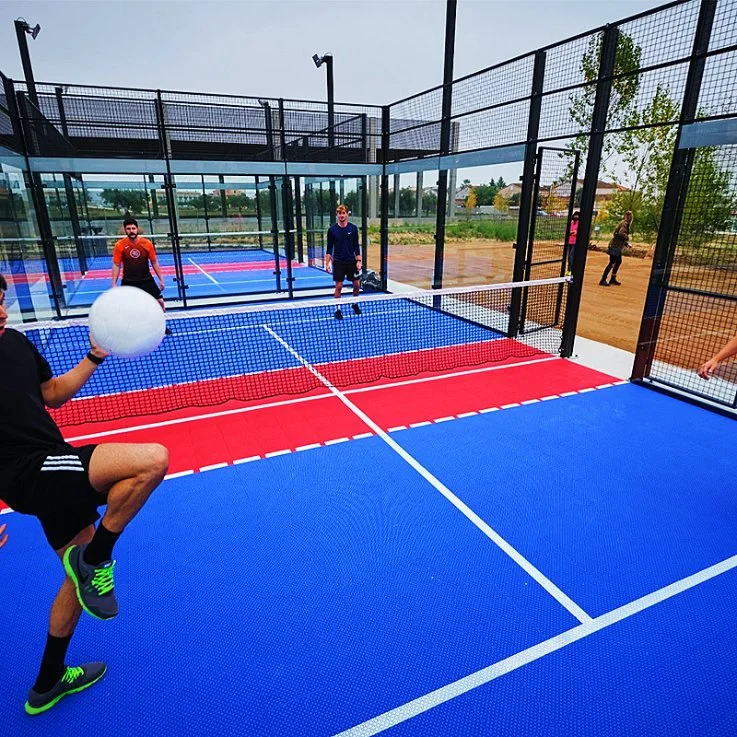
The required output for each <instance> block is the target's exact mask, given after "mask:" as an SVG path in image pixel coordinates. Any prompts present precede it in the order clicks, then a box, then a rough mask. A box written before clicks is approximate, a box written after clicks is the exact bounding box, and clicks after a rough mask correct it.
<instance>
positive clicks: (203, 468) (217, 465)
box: [200, 463, 228, 473]
mask: <svg viewBox="0 0 737 737" xmlns="http://www.w3.org/2000/svg"><path fill="white" fill-rule="evenodd" d="M227 467H228V464H227V463H211V464H210V465H209V466H200V473H203V472H204V471H214V470H215V469H217V468H227Z"/></svg>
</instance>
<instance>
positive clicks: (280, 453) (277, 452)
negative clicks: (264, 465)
mask: <svg viewBox="0 0 737 737" xmlns="http://www.w3.org/2000/svg"><path fill="white" fill-rule="evenodd" d="M291 452H292V449H291V448H286V449H284V450H272V451H271V453H264V458H276V456H285V455H287V453H291Z"/></svg>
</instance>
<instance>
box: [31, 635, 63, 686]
mask: <svg viewBox="0 0 737 737" xmlns="http://www.w3.org/2000/svg"><path fill="white" fill-rule="evenodd" d="M71 639H72V636H71V635H69V636H68V637H54V636H53V635H48V637H47V638H46V649H45V650H44V655H43V658H42V659H41V670H40V671H39V672H38V678H37V679H36V683H34V684H33V690H34V691H35V692H36V693H46V692H47V691H50V690H51V689H52V688H53V687H54V684H55V683H56V682H57V681H58V680H59V679H60V678H61V677H62V676H63V675H64V671H65V670H66V666H65V665H64V658H66V656H67V648H68V647H69V643H70V642H71Z"/></svg>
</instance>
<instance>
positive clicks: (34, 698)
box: [25, 663, 106, 716]
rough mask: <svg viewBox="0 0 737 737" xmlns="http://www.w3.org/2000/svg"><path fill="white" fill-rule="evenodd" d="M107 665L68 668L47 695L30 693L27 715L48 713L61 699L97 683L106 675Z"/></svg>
mask: <svg viewBox="0 0 737 737" xmlns="http://www.w3.org/2000/svg"><path fill="white" fill-rule="evenodd" d="M105 670H106V668H105V663H85V664H84V665H81V666H79V667H77V668H67V669H66V671H64V675H63V676H62V677H61V678H60V679H59V680H58V681H57V682H56V684H55V685H54V686H53V687H52V688H51V689H50V690H49V691H47V692H46V693H36V692H35V691H34V690H33V689H31V690H30V691H29V692H28V701H26V707H25V708H26V714H30V715H31V716H34V715H36V714H40V713H41V712H44V711H47V710H48V709H50V708H51V707H52V706H54V705H55V704H56V703H57V702H58V701H59V700H60V699H63V698H64V697H65V696H69V694H73V693H79V692H80V691H84V690H85V689H86V688H89V687H90V686H91V685H92V684H93V683H97V682H98V681H99V680H100V679H101V678H102V677H103V676H104V675H105Z"/></svg>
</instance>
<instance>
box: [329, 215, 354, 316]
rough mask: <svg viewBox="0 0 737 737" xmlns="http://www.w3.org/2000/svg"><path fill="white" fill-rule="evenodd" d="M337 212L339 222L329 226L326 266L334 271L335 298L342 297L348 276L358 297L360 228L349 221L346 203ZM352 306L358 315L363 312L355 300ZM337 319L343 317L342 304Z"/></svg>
mask: <svg viewBox="0 0 737 737" xmlns="http://www.w3.org/2000/svg"><path fill="white" fill-rule="evenodd" d="M336 214H337V215H338V222H337V223H333V224H332V225H331V226H330V227H329V228H328V250H327V257H326V259H325V268H326V269H327V270H328V272H330V271H331V270H332V272H333V281H334V282H335V299H340V294H341V292H342V290H343V282H344V281H345V279H346V278H348V279H350V280H351V281H352V282H353V296H354V297H358V290H359V288H360V286H361V248H360V246H359V244H358V228H357V227H356V226H355V225H353V223H349V222H348V209H347V208H346V206H345V205H338V208H337V210H336ZM351 307H352V308H353V311H354V312H355V313H356V314H357V315H360V314H361V308H360V307H359V306H358V304H357V303H355V302H354V303H353V304H352V305H351ZM335 319H336V320H342V319H343V313H342V312H341V311H340V305H338V309H337V310H335Z"/></svg>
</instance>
